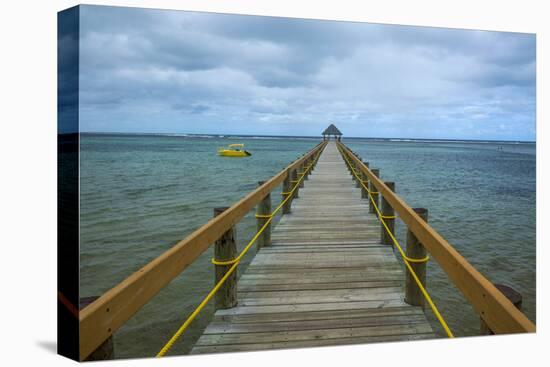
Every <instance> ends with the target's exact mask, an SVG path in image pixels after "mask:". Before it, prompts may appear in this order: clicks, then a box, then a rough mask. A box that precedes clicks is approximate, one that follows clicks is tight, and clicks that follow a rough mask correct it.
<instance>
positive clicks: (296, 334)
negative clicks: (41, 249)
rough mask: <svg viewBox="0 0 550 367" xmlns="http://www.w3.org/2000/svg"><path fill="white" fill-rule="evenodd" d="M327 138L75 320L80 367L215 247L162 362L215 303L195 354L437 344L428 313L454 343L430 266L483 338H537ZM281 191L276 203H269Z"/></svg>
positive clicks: (507, 299)
mask: <svg viewBox="0 0 550 367" xmlns="http://www.w3.org/2000/svg"><path fill="white" fill-rule="evenodd" d="M323 136H324V139H323V141H322V142H320V143H319V144H317V145H316V146H315V147H313V148H312V149H311V150H310V151H308V152H306V153H305V154H303V155H302V156H301V157H299V158H298V159H296V160H295V161H294V162H291V163H290V164H289V165H288V166H287V167H285V168H284V169H283V170H282V171H280V172H279V173H277V174H276V175H275V176H273V177H271V178H270V179H269V180H267V181H261V182H259V186H258V188H257V189H255V190H254V191H252V192H250V193H249V194H248V195H246V196H245V197H243V198H242V199H241V200H239V201H238V202H236V203H234V204H233V205H232V206H231V207H227V208H213V209H214V213H215V215H214V217H213V218H212V219H211V220H210V221H209V222H207V223H206V224H204V225H203V226H202V227H200V228H198V229H197V230H196V231H195V232H193V233H192V234H190V235H189V236H188V237H187V238H185V239H183V240H181V241H180V242H178V243H177V244H175V245H174V246H173V247H172V248H170V249H169V250H167V251H166V252H165V253H163V254H160V255H159V256H158V257H157V258H156V259H154V260H153V261H151V262H149V263H147V264H145V265H144V266H143V267H142V268H141V269H139V270H138V271H136V272H135V273H134V274H131V275H130V276H129V277H128V278H126V279H125V280H123V281H122V282H121V283H119V284H117V285H116V286H114V287H113V288H112V289H110V290H109V291H107V292H106V293H104V294H103V295H101V296H100V297H99V298H97V299H96V300H94V301H93V302H92V303H90V304H89V305H87V306H86V307H84V308H83V309H82V310H80V311H79V313H78V317H79V335H80V344H79V356H80V360H93V359H101V358H106V357H105V356H110V358H112V357H113V355H116V353H113V352H112V351H108V353H106V351H105V349H106V348H107V349H108V348H112V345H113V343H112V338H113V336H114V334H115V332H116V331H117V330H118V329H119V328H120V327H122V326H123V325H124V324H125V323H126V322H127V321H128V320H129V319H130V318H132V317H133V316H134V315H135V314H136V312H138V311H139V310H140V309H141V307H143V306H144V305H145V304H147V303H148V302H149V301H150V300H151V299H152V298H153V297H154V296H155V295H156V294H157V293H158V292H159V291H160V290H162V289H163V288H164V287H165V286H166V285H167V284H169V283H170V282H171V281H172V280H173V279H174V278H175V277H177V276H178V275H179V274H181V273H182V272H183V271H184V270H185V269H186V268H187V267H188V266H189V265H190V264H191V263H193V262H194V261H195V260H196V259H197V258H198V257H199V256H200V255H201V254H203V253H204V251H205V250H206V249H208V248H209V247H211V246H214V247H215V259H213V263H214V266H213V268H214V269H215V270H214V272H213V273H214V279H215V282H214V286H213V288H212V289H211V290H210V291H209V292H208V293H207V294H205V298H204V300H203V301H202V302H200V304H198V305H197V308H196V309H195V311H193V312H192V313H191V314H190V315H189V316H188V318H187V320H186V321H185V322H184V323H183V324H182V325H181V326H180V325H174V332H175V333H174V334H173V335H172V336H171V337H170V335H167V336H166V337H167V342H166V344H164V347H163V348H162V349H161V350H160V351H159V352H158V354H157V356H158V357H161V356H164V355H166V354H167V353H168V352H169V351H170V353H171V354H175V355H177V354H178V348H177V340H178V339H179V338H180V337H182V336H183V337H185V336H184V333H185V330H186V329H187V327H188V326H189V325H190V324H191V323H192V322H193V320H194V319H195V317H196V316H197V315H198V314H199V313H200V312H201V311H202V310H203V309H204V307H205V305H206V304H207V303H208V302H210V301H211V300H212V302H215V305H216V310H217V311H216V313H215V315H214V318H213V320H212V322H211V323H210V324H209V325H208V327H207V328H206V329H205V330H204V332H203V334H202V335H201V337H200V338H199V340H198V341H197V343H196V344H195V346H194V348H193V349H192V351H191V353H192V354H200V353H214V352H236V351H248V350H263V349H277V348H295V347H312V346H325V345H344V344H357V343H371V342H381V341H399V340H417V339H426V338H434V337H436V335H435V334H434V331H433V329H432V327H431V325H430V324H429V323H428V322H427V319H426V316H425V312H433V313H434V315H435V316H436V319H437V320H438V322H439V323H440V324H441V326H442V328H443V330H444V331H445V333H446V336H448V337H453V334H452V331H451V330H450V329H449V327H448V325H447V324H446V322H445V321H444V317H443V316H442V315H441V314H440V313H439V311H438V310H437V307H436V305H435V303H434V302H433V301H432V300H431V298H430V296H429V292H428V290H427V289H426V286H425V285H426V270H425V269H426V261H427V260H428V259H430V260H431V261H434V262H436V263H437V264H438V265H439V266H440V267H441V268H442V269H443V271H444V272H445V273H446V274H447V276H448V279H449V280H450V281H451V282H452V283H453V285H454V286H455V287H456V289H457V291H460V292H461V293H462V294H463V295H464V297H465V299H466V300H467V301H468V302H469V304H470V305H471V306H472V308H473V310H474V312H476V314H477V315H479V318H480V334H493V333H494V334H507V333H525V332H534V331H535V325H534V324H533V323H532V322H531V321H530V320H529V319H527V317H525V315H524V314H523V313H522V312H521V310H520V307H521V306H520V305H521V295H519V294H518V293H517V292H514V291H513V290H512V289H510V288H509V287H505V286H502V285H496V286H495V285H493V284H492V283H491V282H490V281H489V280H488V279H487V278H486V277H485V276H484V275H482V274H481V273H480V272H478V271H477V270H476V269H475V268H474V267H473V266H472V265H471V264H470V263H469V262H468V261H467V260H466V259H465V258H464V257H463V256H461V255H460V254H459V253H458V252H457V251H456V250H455V249H454V248H453V246H452V245H451V244H450V243H448V242H447V241H446V240H445V239H444V238H443V237H442V236H441V235H439V234H438V233H437V231H435V230H434V229H433V228H432V227H431V226H430V225H429V224H428V223H427V210H426V209H422V208H416V209H413V208H411V207H410V206H408V205H407V203H406V202H405V201H403V200H402V199H401V198H400V197H399V196H398V195H397V194H396V193H395V184H394V183H393V182H385V181H383V180H381V179H380V170H378V169H374V168H370V167H369V164H368V163H367V162H363V161H362V160H361V159H360V157H358V156H357V155H356V154H355V153H353V152H352V151H351V150H350V149H349V148H348V147H346V145H345V144H343V143H342V142H341V138H340V137H341V132H340V131H339V130H338V129H337V128H336V127H335V126H333V125H331V126H330V127H329V128H328V129H327V130H325V132H324V133H323ZM327 136H328V137H329V139H330V137H331V136H334V137H335V139H336V141H327V140H326V137H327ZM281 186H282V194H283V199H282V201H281V202H279V200H272V199H273V198H272V196H274V195H273V191H274V190H275V189H276V188H278V187H281ZM272 201H273V202H272ZM272 207H274V208H272ZM254 209H255V210H256V217H257V221H258V227H257V228H258V231H257V233H256V234H255V235H254V236H253V237H252V238H251V239H250V241H249V242H248V244H247V245H246V246H245V248H244V250H242V251H241V252H240V253H237V247H236V243H235V236H234V231H235V226H236V225H237V224H238V223H239V222H240V220H242V218H243V217H244V216H245V215H247V214H248V213H249V212H250V211H252V210H254ZM281 214H282V217H281V219H280V221H279V223H278V224H277V225H276V226H275V225H274V223H275V222H273V220H274V218H275V216H276V215H281ZM397 219H399V220H401V221H402V222H403V223H404V225H405V226H406V227H407V238H406V247H405V244H404V245H403V246H401V245H400V244H399V242H398V240H397V239H396V238H395V233H394V226H395V221H396V220H397ZM272 222H273V223H272ZM254 248H256V249H257V251H258V252H257V254H256V255H255V257H254V259H253V260H252V262H251V263H250V265H249V266H248V268H247V269H244V273H243V275H242V276H241V277H240V279H237V277H236V274H237V271H236V270H237V268H238V266H239V264H240V261H241V259H242V257H243V256H244V254H245V253H246V252H247V251H253V250H251V249H254ZM400 263H402V264H404V265H405V266H404V268H403V266H401V265H400ZM205 292H207V291H206V290H205ZM182 296H185V295H182ZM214 299H215V301H214ZM180 311H181V310H174V312H180ZM172 347H174V348H172Z"/></svg>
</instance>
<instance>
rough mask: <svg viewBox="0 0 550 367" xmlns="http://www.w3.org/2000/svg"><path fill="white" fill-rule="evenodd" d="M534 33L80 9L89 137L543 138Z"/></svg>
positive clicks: (84, 124)
mask: <svg viewBox="0 0 550 367" xmlns="http://www.w3.org/2000/svg"><path fill="white" fill-rule="evenodd" d="M535 58H536V56H535V36H534V35H529V34H518V33H502V32H486V31H468V30H453V29H442V28H427V27H407V26H390V25H379V24H367V23H352V22H334V21H319V20H303V19H286V18H271V17H256V16H239V15H223V14H209V13H195V12H183V11H162V10H148V9H131V8H116V7H98V6H83V7H81V23H80V88H81V89H80V118H81V130H82V131H102V132H158V133H215V134H266V135H319V134H320V132H321V131H322V130H323V129H324V128H325V127H326V126H327V125H328V123H329V121H332V122H335V124H336V125H337V126H338V127H339V128H340V130H341V131H342V132H343V133H344V135H345V136H346V135H347V136H366V137H409V138H446V139H502V140H535Z"/></svg>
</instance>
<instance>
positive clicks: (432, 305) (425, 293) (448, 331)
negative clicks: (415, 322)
mask: <svg viewBox="0 0 550 367" xmlns="http://www.w3.org/2000/svg"><path fill="white" fill-rule="evenodd" d="M338 150H339V151H340V154H342V157H343V158H344V160H346V161H347V162H348V164H349V160H348V159H347V157H346V154H345V153H344V152H343V151H342V149H341V148H340V147H338ZM361 185H362V186H363V188H365V190H367V191H368V193H369V199H370V201H371V202H372V204H373V206H374V209H375V210H376V213H377V214H378V218H379V219H380V223H382V225H383V226H384V228H385V230H386V232H387V233H388V235H389V236H390V238H391V239H392V241H393V243H394V244H395V246H396V247H397V249H398V250H399V253H400V254H401V257H402V258H403V262H404V263H405V266H406V267H407V269H408V270H409V272H410V274H411V276H412V277H413V279H414V281H415V283H416V285H418V288H419V289H420V291H421V292H422V295H423V296H424V298H425V299H426V301H427V302H428V304H429V306H430V308H431V309H432V311H433V313H434V314H435V316H436V318H437V320H438V321H439V323H440V324H441V326H442V327H443V329H444V330H445V333H446V334H447V336H448V337H449V338H454V335H453V333H452V331H451V329H449V326H448V325H447V322H446V321H445V319H443V316H441V313H439V310H438V309H437V307H436V305H435V303H434V302H433V301H432V298H431V297H430V295H429V294H428V291H427V290H426V288H425V287H424V285H423V284H422V282H421V281H420V279H419V278H418V275H417V274H416V272H415V271H414V269H413V267H412V266H411V264H410V263H411V262H415V261H410V260H411V259H410V258H408V257H407V255H405V252H404V251H403V248H402V247H401V245H400V244H399V242H398V241H397V239H396V238H395V236H394V235H393V233H392V232H391V231H390V229H389V228H388V226H387V225H386V222H384V219H383V218H381V217H382V213H381V212H380V210H379V209H378V206H377V205H376V202H375V201H374V199H373V197H372V193H371V192H370V191H369V190H368V189H367V188H366V187H365V185H364V184H363V183H361ZM426 257H427V256H426ZM424 259H425V258H424ZM424 259H420V260H424ZM414 260H417V259H414ZM426 261H427V260H426ZM416 262H423V261H416Z"/></svg>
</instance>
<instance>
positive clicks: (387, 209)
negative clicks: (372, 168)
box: [380, 181, 395, 247]
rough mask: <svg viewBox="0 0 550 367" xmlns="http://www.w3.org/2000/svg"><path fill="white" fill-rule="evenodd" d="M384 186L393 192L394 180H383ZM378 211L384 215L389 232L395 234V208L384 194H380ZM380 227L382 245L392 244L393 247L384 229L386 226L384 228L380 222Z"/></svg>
mask: <svg viewBox="0 0 550 367" xmlns="http://www.w3.org/2000/svg"><path fill="white" fill-rule="evenodd" d="M384 183H385V184H386V186H387V187H388V188H389V189H390V190H391V191H392V192H395V183H394V182H390V181H387V182H384ZM380 212H381V213H382V215H383V216H384V218H383V219H384V223H386V225H387V226H388V229H389V230H390V232H391V234H392V235H394V236H395V218H394V217H395V210H394V209H393V207H392V206H391V205H390V203H388V201H387V200H386V198H385V197H384V195H382V200H381V202H380ZM380 226H381V227H382V236H381V238H382V243H383V244H384V245H388V246H392V247H393V240H392V239H391V237H390V235H389V234H388V232H387V231H386V228H384V225H383V224H380Z"/></svg>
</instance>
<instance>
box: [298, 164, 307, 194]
mask: <svg viewBox="0 0 550 367" xmlns="http://www.w3.org/2000/svg"><path fill="white" fill-rule="evenodd" d="M299 167H300V168H299V169H298V179H301V178H302V177H303V176H304V175H305V172H304V171H305V168H306V165H305V163H304V162H302V164H300V166H299ZM304 181H305V178H304V179H303V180H301V181H300V186H299V187H300V188H302V187H304Z"/></svg>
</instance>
